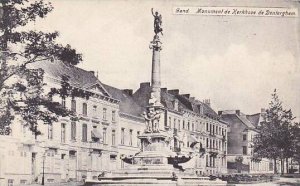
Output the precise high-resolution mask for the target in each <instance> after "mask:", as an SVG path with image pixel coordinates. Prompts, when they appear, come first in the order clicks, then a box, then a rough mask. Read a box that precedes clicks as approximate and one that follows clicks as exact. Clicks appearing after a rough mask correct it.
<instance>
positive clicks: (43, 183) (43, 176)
mask: <svg viewBox="0 0 300 186" xmlns="http://www.w3.org/2000/svg"><path fill="white" fill-rule="evenodd" d="M45 159H46V152H45V153H44V154H43V174H42V185H45Z"/></svg>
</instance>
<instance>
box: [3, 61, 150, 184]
mask: <svg viewBox="0 0 300 186" xmlns="http://www.w3.org/2000/svg"><path fill="white" fill-rule="evenodd" d="M34 68H42V69H44V70H45V77H44V81H45V82H46V83H47V85H46V86H45V87H44V90H45V93H47V92H48V91H50V89H51V88H60V87H61V77H62V76H67V77H68V78H69V83H70V85H71V86H72V87H74V88H77V89H78V90H81V91H83V92H88V93H89V95H90V96H89V97H88V98H85V97H74V98H72V97H66V98H65V99H62V98H61V97H60V96H59V95H54V96H53V98H52V99H53V101H54V102H60V103H62V105H63V106H64V107H66V108H68V109H70V110H72V111H74V112H75V113H76V115H77V118H78V119H77V120H71V119H70V118H69V117H65V118H59V121H58V122H56V123H53V124H52V125H48V124H43V123H40V124H39V126H38V127H39V130H40V131H41V135H39V136H35V135H33V134H32V132H31V131H29V129H28V127H26V126H25V125H23V123H22V121H21V120H17V119H18V118H16V119H15V120H14V122H13V124H12V126H11V127H12V133H11V134H10V135H9V136H0V138H1V144H0V146H1V149H0V157H1V158H0V177H1V179H0V183H2V185H17V184H20V183H21V184H24V183H32V182H39V183H41V181H42V177H43V172H44V180H45V183H50V182H61V181H71V180H73V181H82V180H83V179H84V178H86V177H97V176H98V175H99V174H101V173H103V172H106V171H108V172H109V171H111V170H116V169H118V168H121V167H123V166H124V164H123V163H122V161H121V160H120V156H121V155H122V154H126V155H132V154H134V153H136V152H138V150H139V140H138V139H137V135H139V134H140V133H141V132H143V130H144V128H145V126H144V125H145V124H144V120H143V118H142V117H141V116H140V113H142V111H141V109H142V108H141V107H140V106H139V105H138V104H135V103H134V101H133V99H132V98H131V94H132V93H130V91H128V90H119V89H117V88H114V87H110V86H108V85H104V84H102V83H101V82H100V81H99V80H98V78H97V77H96V76H95V75H94V73H93V72H90V71H85V70H82V69H80V68H77V67H74V66H69V65H67V64H64V63H62V62H58V61H55V62H43V63H37V64H35V66H34Z"/></svg>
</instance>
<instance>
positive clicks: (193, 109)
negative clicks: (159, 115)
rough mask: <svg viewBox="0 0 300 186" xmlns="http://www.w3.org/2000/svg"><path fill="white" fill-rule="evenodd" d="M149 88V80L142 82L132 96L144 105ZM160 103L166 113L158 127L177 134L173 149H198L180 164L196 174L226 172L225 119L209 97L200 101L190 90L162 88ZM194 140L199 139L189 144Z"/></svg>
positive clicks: (183, 150) (188, 151) (191, 151)
mask: <svg viewBox="0 0 300 186" xmlns="http://www.w3.org/2000/svg"><path fill="white" fill-rule="evenodd" d="M150 92H151V87H150V83H141V84H140V88H139V89H138V90H137V91H136V92H135V93H134V94H133V97H134V99H135V100H136V102H137V103H139V104H141V106H143V107H145V106H147V104H148V103H147V102H146V101H145V100H148V99H149V98H150ZM161 103H162V104H163V105H164V107H165V113H164V117H163V119H162V121H161V123H160V124H161V125H162V126H160V129H161V130H166V131H170V132H173V133H176V134H175V135H177V136H178V138H175V139H174V144H173V146H172V148H173V150H174V151H182V152H185V153H195V152H198V156H195V157H194V158H193V159H192V160H190V161H189V163H187V164H186V165H183V166H184V167H185V168H186V169H190V170H192V171H196V173H197V174H198V175H212V174H222V173H226V172H227V168H226V167H227V158H226V148H227V142H226V141H227V130H228V129H227V123H226V122H224V121H222V120H220V118H219V116H218V114H217V113H216V112H215V111H213V109H212V108H211V107H210V103H209V102H208V100H206V102H201V101H199V100H197V99H195V98H193V97H190V95H189V94H179V90H178V89H176V90H167V89H166V88H162V89H161ZM195 142H199V143H197V145H192V144H193V143H194V144H195ZM204 149H205V151H204ZM200 151H201V152H200Z"/></svg>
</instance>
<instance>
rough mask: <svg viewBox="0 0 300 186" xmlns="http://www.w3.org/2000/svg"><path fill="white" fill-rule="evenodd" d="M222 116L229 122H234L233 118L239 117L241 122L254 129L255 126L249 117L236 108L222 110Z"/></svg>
mask: <svg viewBox="0 0 300 186" xmlns="http://www.w3.org/2000/svg"><path fill="white" fill-rule="evenodd" d="M221 118H222V119H223V120H225V121H227V122H228V123H229V124H230V123H232V122H233V119H234V118H238V119H239V120H240V121H241V123H243V124H244V125H245V126H246V127H247V128H249V129H254V128H255V126H254V125H253V124H252V123H251V121H250V120H249V119H248V118H247V116H246V115H245V114H244V113H242V112H240V111H238V113H237V111H236V110H224V111H222V115H221Z"/></svg>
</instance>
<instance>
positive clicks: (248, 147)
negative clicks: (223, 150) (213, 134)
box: [219, 110, 273, 174]
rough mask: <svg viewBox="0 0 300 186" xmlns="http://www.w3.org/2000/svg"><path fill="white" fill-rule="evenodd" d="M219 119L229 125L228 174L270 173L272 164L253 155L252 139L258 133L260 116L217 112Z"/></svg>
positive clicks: (231, 111)
mask: <svg viewBox="0 0 300 186" xmlns="http://www.w3.org/2000/svg"><path fill="white" fill-rule="evenodd" d="M219 115H220V116H221V118H222V119H223V120H225V121H227V123H228V124H229V125H230V131H229V132H228V147H227V149H228V153H227V157H228V172H229V173H251V174H260V173H272V172H273V162H272V161H270V160H268V159H266V158H257V157H256V156H255V154H254V153H253V139H254V137H255V135H256V134H257V133H258V126H259V124H260V122H261V121H262V117H263V113H262V114H260V113H259V114H254V115H245V114H244V113H242V112H241V111H240V110H229V111H219Z"/></svg>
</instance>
